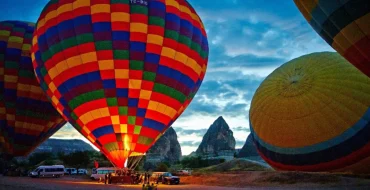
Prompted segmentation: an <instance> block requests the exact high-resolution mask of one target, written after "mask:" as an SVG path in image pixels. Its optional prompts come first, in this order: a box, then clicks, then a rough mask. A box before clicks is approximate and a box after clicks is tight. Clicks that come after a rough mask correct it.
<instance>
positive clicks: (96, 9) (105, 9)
mask: <svg viewBox="0 0 370 190" xmlns="http://www.w3.org/2000/svg"><path fill="white" fill-rule="evenodd" d="M96 13H110V5H109V4H96V5H92V6H91V14H96Z"/></svg>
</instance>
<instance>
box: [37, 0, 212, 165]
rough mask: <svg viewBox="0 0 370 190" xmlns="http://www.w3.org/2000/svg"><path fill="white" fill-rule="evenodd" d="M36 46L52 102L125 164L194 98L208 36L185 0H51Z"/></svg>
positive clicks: (40, 74) (43, 82)
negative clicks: (128, 158)
mask: <svg viewBox="0 0 370 190" xmlns="http://www.w3.org/2000/svg"><path fill="white" fill-rule="evenodd" d="M32 52H33V53H32V57H33V63H34V68H35V72H36V76H37V77H38V79H39V81H40V85H41V87H42V89H43V90H44V91H45V92H46V93H47V95H48V96H49V97H50V99H51V100H52V103H53V105H54V106H55V107H56V108H57V110H58V111H59V112H60V113H61V114H62V115H63V117H64V118H65V119H66V120H68V121H69V122H70V123H71V124H72V125H73V126H74V127H75V128H76V129H77V130H78V131H79V132H80V133H81V134H82V135H84V136H85V137H86V138H87V139H88V140H90V141H91V142H92V143H93V144H94V145H95V146H97V147H98V148H99V149H100V150H101V151H102V152H103V153H104V154H105V155H106V156H107V158H108V159H109V160H111V162H112V163H113V164H114V165H116V166H117V167H123V166H124V162H125V160H126V159H127V157H128V156H130V155H132V154H136V153H138V154H142V153H145V152H146V151H147V150H148V149H149V148H150V146H151V145H152V144H153V143H154V142H155V141H156V140H157V139H158V138H159V137H160V135H161V134H163V132H164V131H165V130H166V129H167V128H168V127H169V126H170V125H171V124H172V123H173V122H174V121H175V120H176V119H177V118H178V117H179V116H180V114H181V113H182V112H183V111H184V109H186V107H187V106H188V105H189V103H190V101H191V100H192V98H193V97H194V95H195V93H196V92H197V90H198V89H199V87H200V85H201V83H202V80H203V78H204V75H205V72H206V68H207V59H208V43H207V37H206V32H205V29H204V26H203V24H202V22H201V20H200V18H199V16H198V15H197V14H196V12H195V10H194V9H193V8H192V7H191V5H190V4H189V3H188V2H187V1H186V0H53V1H50V2H49V3H48V4H47V5H46V7H45V8H44V10H43V11H42V13H41V15H40V18H39V19H38V22H37V26H36V31H35V33H34V38H33V48H32Z"/></svg>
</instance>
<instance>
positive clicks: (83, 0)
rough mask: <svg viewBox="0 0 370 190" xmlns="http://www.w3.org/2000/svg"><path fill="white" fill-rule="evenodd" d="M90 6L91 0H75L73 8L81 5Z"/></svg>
mask: <svg viewBox="0 0 370 190" xmlns="http://www.w3.org/2000/svg"><path fill="white" fill-rule="evenodd" d="M88 6H90V1H86V0H77V1H74V2H73V9H74V10H76V9H78V8H81V7H88Z"/></svg>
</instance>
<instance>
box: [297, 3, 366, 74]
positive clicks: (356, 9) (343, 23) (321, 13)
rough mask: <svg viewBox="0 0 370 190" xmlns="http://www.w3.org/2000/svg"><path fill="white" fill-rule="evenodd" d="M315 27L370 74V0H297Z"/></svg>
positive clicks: (307, 18)
mask: <svg viewBox="0 0 370 190" xmlns="http://www.w3.org/2000/svg"><path fill="white" fill-rule="evenodd" d="M294 2H295V4H296V5H297V7H298V9H299V10H300V11H301V13H302V14H303V16H304V17H305V18H306V20H307V21H308V23H309V24H310V25H311V26H312V27H313V28H314V29H315V31H316V32H317V33H318V34H319V35H320V36H321V37H322V38H323V39H324V40H325V41H326V42H327V43H328V44H329V45H331V46H332V47H333V48H334V49H335V50H336V51H337V52H338V53H340V54H341V55H342V56H344V57H345V58H346V59H347V60H348V61H349V62H351V63H352V64H353V65H354V66H356V67H357V68H358V69H360V70H361V71H362V72H363V73H365V74H366V75H367V76H369V77H370V38H369V34H370V23H369V19H370V14H369V13H370V1H368V0H346V1H339V0H294Z"/></svg>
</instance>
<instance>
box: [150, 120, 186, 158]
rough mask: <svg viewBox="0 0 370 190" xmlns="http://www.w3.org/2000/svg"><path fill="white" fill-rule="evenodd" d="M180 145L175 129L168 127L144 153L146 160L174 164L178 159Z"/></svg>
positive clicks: (179, 156)
mask: <svg viewBox="0 0 370 190" xmlns="http://www.w3.org/2000/svg"><path fill="white" fill-rule="evenodd" d="M181 155H182V153H181V147H180V143H179V141H178V140H177V134H176V132H175V130H174V129H173V128H172V127H170V128H168V129H167V131H166V132H165V133H164V134H163V135H162V136H161V137H160V138H159V139H158V141H157V142H156V143H155V144H154V145H153V146H152V147H151V148H150V149H149V150H148V152H147V153H146V161H147V162H169V163H170V164H174V163H176V162H178V161H180V158H181Z"/></svg>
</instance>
